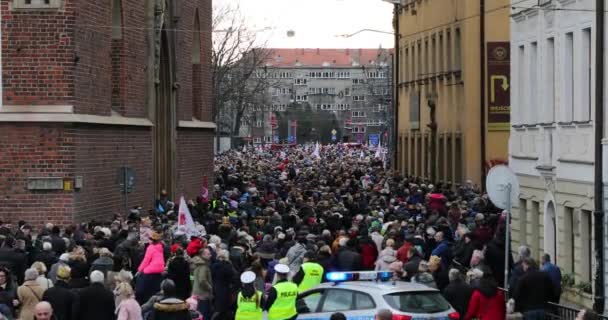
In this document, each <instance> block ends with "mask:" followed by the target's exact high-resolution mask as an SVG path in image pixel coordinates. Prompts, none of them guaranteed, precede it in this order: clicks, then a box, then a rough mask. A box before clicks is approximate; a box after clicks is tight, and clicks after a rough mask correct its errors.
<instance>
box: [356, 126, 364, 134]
mask: <svg viewBox="0 0 608 320" xmlns="http://www.w3.org/2000/svg"><path fill="white" fill-rule="evenodd" d="M365 129H366V128H365V127H353V133H365Z"/></svg>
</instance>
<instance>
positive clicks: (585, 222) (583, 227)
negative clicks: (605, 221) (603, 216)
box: [576, 210, 593, 282]
mask: <svg viewBox="0 0 608 320" xmlns="http://www.w3.org/2000/svg"><path fill="white" fill-rule="evenodd" d="M591 222H592V219H591V211H588V210H581V219H580V223H579V228H580V230H579V234H580V244H579V246H578V247H579V248H580V250H577V252H579V254H580V262H579V263H578V264H576V266H579V267H580V270H577V272H576V273H578V274H579V275H580V279H581V280H582V281H584V282H591V276H592V275H593V271H592V265H593V263H592V262H591V257H592V254H591V248H593V243H591V233H592V232H593V229H592V227H591Z"/></svg>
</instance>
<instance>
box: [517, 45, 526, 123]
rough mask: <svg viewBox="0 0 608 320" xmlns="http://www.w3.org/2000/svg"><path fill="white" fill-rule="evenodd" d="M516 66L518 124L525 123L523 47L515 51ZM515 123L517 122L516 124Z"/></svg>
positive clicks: (524, 55) (524, 53) (524, 59)
mask: <svg viewBox="0 0 608 320" xmlns="http://www.w3.org/2000/svg"><path fill="white" fill-rule="evenodd" d="M517 64H518V70H517V73H518V77H517V80H518V81H519V84H518V87H517V91H518V94H517V98H518V100H519V103H518V104H517V109H519V110H517V113H516V114H517V120H518V121H519V123H520V124H521V123H525V118H524V116H525V113H526V110H527V108H526V105H527V101H526V93H525V92H526V83H527V82H526V51H525V47H524V46H523V45H521V46H519V47H518V49H517ZM516 123H517V122H516Z"/></svg>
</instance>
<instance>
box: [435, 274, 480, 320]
mask: <svg viewBox="0 0 608 320" xmlns="http://www.w3.org/2000/svg"><path fill="white" fill-rule="evenodd" d="M448 276H449V278H450V284H448V285H447V286H446V287H445V289H443V292H442V293H443V297H444V298H445V299H446V300H448V302H449V303H450V305H452V307H454V309H456V311H458V313H459V314H460V319H461V320H462V319H464V317H465V315H466V314H467V309H468V307H469V301H470V300H471V295H473V288H472V287H471V286H470V285H469V284H467V283H466V282H465V281H464V280H463V279H462V275H461V274H460V272H459V271H458V269H451V270H450V272H449V273H448Z"/></svg>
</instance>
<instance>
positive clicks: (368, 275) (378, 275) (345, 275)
mask: <svg viewBox="0 0 608 320" xmlns="http://www.w3.org/2000/svg"><path fill="white" fill-rule="evenodd" d="M325 278H326V279H327V281H330V282H335V283H337V282H344V281H370V280H372V281H373V280H376V281H388V280H390V279H392V278H393V272H391V271H349V272H328V273H327V274H326V275H325Z"/></svg>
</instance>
